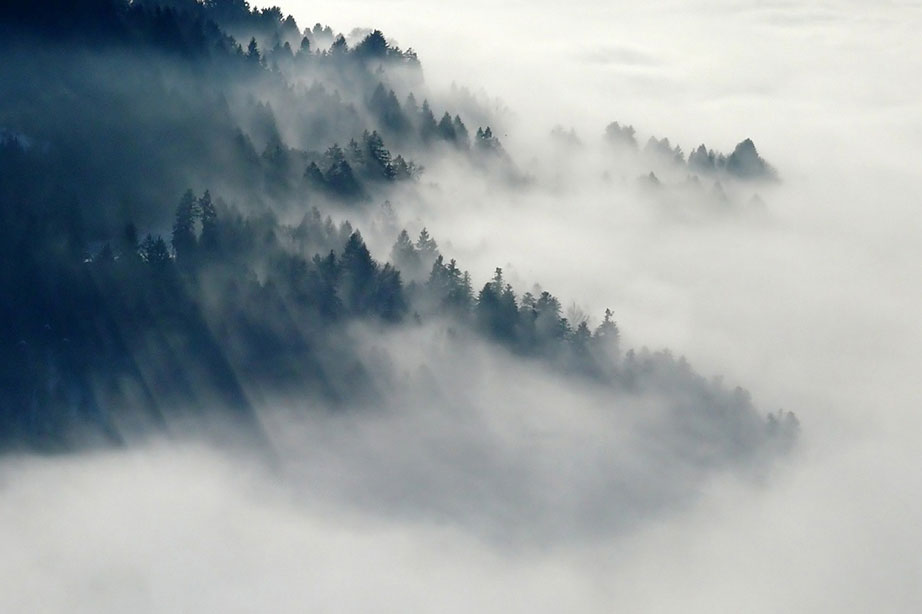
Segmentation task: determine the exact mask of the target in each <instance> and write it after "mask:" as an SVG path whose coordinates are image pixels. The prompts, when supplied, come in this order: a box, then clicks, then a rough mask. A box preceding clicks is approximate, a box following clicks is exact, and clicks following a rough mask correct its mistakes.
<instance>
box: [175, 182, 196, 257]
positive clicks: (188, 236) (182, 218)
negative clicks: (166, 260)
mask: <svg viewBox="0 0 922 614" xmlns="http://www.w3.org/2000/svg"><path fill="white" fill-rule="evenodd" d="M197 216H198V200H197V199H196V198H195V194H193V193H192V190H186V193H185V194H183V197H182V199H181V200H180V201H179V205H178V206H177V207H176V219H175V221H174V222H173V240H172V243H173V250H174V251H175V252H176V258H177V260H179V261H180V262H183V261H189V260H191V258H192V255H193V253H194V252H195V248H196V245H197V241H196V237H195V220H196V217H197Z"/></svg>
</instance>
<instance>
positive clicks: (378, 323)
mask: <svg viewBox="0 0 922 614" xmlns="http://www.w3.org/2000/svg"><path fill="white" fill-rule="evenodd" d="M0 53H2V54H3V57H4V58H5V59H6V61H4V62H2V63H0V83H2V84H3V85H2V88H3V95H2V96H0V322H2V325H0V445H2V447H3V448H4V449H5V450H16V449H28V450H37V451H42V452H48V453H52V452H54V453H60V452H66V451H70V450H75V449H81V448H84V447H87V446H122V445H128V444H130V443H131V442H132V441H135V440H137V439H138V438H143V437H146V436H149V435H150V433H169V432H175V430H176V429H180V428H190V427H189V425H190V424H198V425H202V424H205V423H206V422H208V421H213V420H217V421H227V422H230V423H233V424H235V425H237V426H239V427H240V428H241V429H243V430H245V431H248V430H249V431H254V432H257V431H259V429H260V425H259V420H258V418H257V413H258V407H259V406H261V405H262V404H265V403H271V401H272V399H273V398H274V397H276V396H279V395H287V396H289V397H291V396H295V397H299V398H303V399H310V400H312V402H314V403H316V404H317V405H318V406H323V407H329V408H331V409H332V410H334V411H335V410H337V408H338V410H341V411H346V410H348V409H352V408H372V407H374V405H375V403H376V402H377V400H379V399H381V398H382V397H387V396H388V395H393V394H394V390H396V389H399V387H400V386H402V385H404V384H403V383H402V382H401V379H400V377H399V376H397V375H393V374H388V373H387V372H386V371H382V370H381V369H379V368H377V367H376V365H375V364H374V362H373V361H369V359H368V357H367V355H366V353H365V352H364V351H363V350H362V341H361V338H362V337H363V335H365V334H366V333H365V332H359V331H360V330H361V331H367V330H371V331H377V332H378V333H380V334H385V332H392V331H398V332H399V331H402V330H412V329H414V328H417V329H418V328H420V327H424V326H427V325H430V324H432V323H438V324H439V325H442V326H445V327H446V329H447V330H449V331H450V333H451V336H452V337H451V338H455V339H458V340H459V341H458V342H459V343H460V340H461V339H477V340H481V341H483V342H484V343H486V344H488V347H491V348H493V351H495V352H497V353H507V354H508V355H510V356H511V357H512V360H515V361H517V362H519V363H521V364H523V365H534V368H536V369H539V368H540V369H550V370H552V371H553V372H554V373H558V374H560V375H561V376H562V377H565V378H567V380H568V381H571V382H572V385H573V386H576V387H579V386H583V385H586V386H588V385H592V386H600V387H602V388H603V389H604V390H605V391H606V395H608V397H607V398H609V402H608V405H609V406H610V410H611V411H617V410H618V406H619V403H621V402H622V401H623V400H624V399H632V398H635V399H636V398H641V397H647V396H650V395H652V396H655V397H656V398H658V399H662V400H664V402H665V403H666V405H668V406H669V408H670V410H669V411H670V416H671V418H670V419H671V420H674V421H675V422H676V423H677V424H681V425H685V426H686V427H687V428H686V430H687V432H688V435H687V438H688V441H689V442H690V443H688V445H689V446H690V447H692V448H695V449H696V450H698V451H699V455H698V457H697V458H698V462H701V463H704V464H717V465H720V464H723V463H726V462H729V461H731V460H733V461H736V460H738V459H740V458H762V456H763V455H766V456H769V457H770V456H772V455H774V454H776V453H778V452H779V451H783V450H787V449H789V448H790V447H791V446H792V445H793V443H794V441H795V440H796V436H797V432H798V428H799V427H798V421H797V418H796V417H795V416H794V415H793V414H792V413H790V412H782V411H778V412H769V413H764V412H762V411H761V410H759V409H758V408H757V407H756V406H755V405H754V403H753V402H752V400H751V398H750V395H749V393H748V392H746V391H745V390H743V389H742V388H738V387H725V386H724V385H723V384H722V383H721V382H720V381H719V380H716V379H708V378H706V377H703V376H701V375H699V374H698V373H697V372H696V371H695V370H694V369H693V368H692V367H691V366H690V365H689V364H688V362H687V361H686V360H685V359H684V358H681V357H675V356H673V354H672V353H671V352H670V351H668V350H658V351H650V350H647V349H646V348H641V349H636V350H635V349H631V348H626V347H624V344H623V342H622V339H621V332H620V330H619V327H618V324H617V323H616V314H615V313H613V312H612V310H606V311H605V312H604V313H603V314H599V323H598V324H596V325H592V324H590V320H589V319H588V318H580V319H579V320H578V321H571V318H570V317H568V314H567V313H566V309H565V304H566V303H565V302H564V301H563V300H562V299H561V298H558V297H557V296H555V295H553V294H551V293H550V292H548V291H545V290H540V291H539V290H536V291H528V290H524V291H523V290H522V289H521V288H519V289H517V288H515V287H513V284H511V283H509V282H507V280H506V277H505V276H504V270H503V268H495V270H494V271H492V273H490V272H489V271H473V273H472V272H469V271H467V270H465V269H464V268H463V267H464V265H463V263H459V262H457V261H456V260H455V259H453V258H452V254H451V253H450V250H447V249H445V251H444V252H443V249H444V248H440V246H439V237H436V236H431V235H430V233H429V232H428V230H427V229H426V228H425V227H424V228H423V229H422V231H421V232H419V233H416V232H413V233H412V234H411V233H410V232H408V230H407V229H404V228H403V227H401V226H402V225H401V224H400V220H401V214H400V203H401V202H402V199H405V198H406V195H407V194H408V193H411V192H412V191H413V190H414V189H415V187H414V186H416V185H418V184H419V183H420V182H422V181H425V178H426V169H427V167H428V166H430V165H432V164H435V163H440V162H441V163H443V162H444V161H446V160H448V161H449V162H450V163H451V164H454V165H457V166H458V167H459V168H463V169H465V170H464V172H468V173H472V174H477V175H478V176H482V177H487V178H488V180H489V181H495V182H497V183H503V184H505V185H517V186H519V185H520V186H523V189H527V186H528V185H529V184H531V183H532V182H534V181H536V180H537V179H540V177H538V178H536V177H535V173H536V172H537V171H536V169H532V168H529V165H528V163H527V162H523V161H518V160H514V159H513V157H512V156H511V155H510V154H509V153H507V151H506V149H505V148H504V146H503V144H502V143H501V142H500V139H499V137H498V136H497V134H501V133H500V131H499V130H498V129H496V127H497V126H498V125H500V124H501V122H502V118H498V117H495V116H493V115H492V111H491V109H490V108H489V107H487V106H484V105H481V104H479V103H478V102H477V99H476V98H474V97H463V96H458V97H455V98H454V99H452V98H449V97H444V96H435V95H431V92H430V90H428V88H427V86H426V83H425V79H424V74H423V63H422V61H421V60H420V58H419V57H417V54H416V53H415V52H414V51H413V50H412V49H401V48H400V47H398V46H396V45H395V44H393V43H391V42H389V40H388V39H387V37H386V36H385V34H384V33H382V32H381V31H379V30H370V31H355V32H353V33H350V34H348V35H344V34H340V33H335V32H334V31H333V30H332V28H330V27H329V26H324V25H322V24H320V23H317V24H315V25H313V26H310V27H304V28H302V27H301V26H300V25H299V24H298V23H297V22H296V21H295V19H294V18H293V17H291V16H286V15H284V14H283V13H282V11H281V10H280V9H278V8H268V9H257V8H251V7H250V6H249V4H248V3H247V2H245V1H244V0H205V1H204V2H200V1H198V0H169V1H168V0H134V1H133V2H128V1H127V0H77V1H72V2H71V1H64V0H56V1H52V2H43V3H28V2H19V3H8V4H4V5H3V7H2V8H0ZM451 102H456V103H457V107H449V106H448V105H449V104H450V103H451ZM600 133H601V137H600V138H602V139H603V140H604V142H605V143H606V145H607V146H608V147H610V148H611V150H612V151H613V152H614V153H615V154H617V155H618V156H624V155H628V156H631V157H632V159H633V158H636V159H640V160H652V159H655V160H656V161H657V162H656V164H664V165H668V167H669V168H671V169H672V171H669V172H675V173H677V174H679V175H681V174H686V175H689V176H691V175H694V176H695V177H698V176H700V177H701V178H702V179H706V180H708V181H717V182H720V181H723V182H732V181H737V182H752V183H753V184H754V185H755V184H758V183H760V182H765V183H772V182H776V181H778V173H777V171H776V170H775V169H774V168H772V166H771V165H769V164H768V163H767V162H766V161H765V160H763V159H762V158H761V157H760V156H759V154H758V153H757V151H756V149H755V145H754V144H753V142H752V141H751V140H749V139H746V140H744V141H742V142H740V144H739V145H737V147H736V148H735V149H734V150H733V151H732V152H731V153H730V154H723V153H720V152H716V151H714V150H713V149H708V148H707V147H705V146H704V145H701V146H699V147H697V148H695V149H693V150H691V153H690V154H689V155H688V156H687V157H686V156H685V154H684V152H683V151H682V149H681V147H679V146H677V145H673V144H672V143H670V141H669V140H668V139H667V138H663V139H657V138H655V137H651V138H650V140H649V141H648V142H647V143H646V145H645V146H644V147H640V146H639V145H638V142H637V138H636V136H635V130H634V128H633V127H632V126H627V125H620V124H618V123H617V122H614V123H612V124H610V125H609V126H608V127H607V128H605V129H604V133H602V131H600ZM552 136H554V138H555V139H556V141H559V144H558V146H559V147H561V148H566V147H568V146H578V144H579V139H578V137H576V135H575V134H573V133H566V132H565V131H562V130H559V131H555V133H554V134H553V135H552ZM644 163H645V162H644ZM657 168H659V167H657ZM658 172H659V173H660V174H662V172H663V171H658ZM649 178H650V180H651V181H654V180H655V181H659V180H658V179H657V175H655V174H654V173H653V171H652V170H651V171H650V175H649ZM440 206H452V207H463V206H464V203H462V202H455V203H451V202H449V203H448V204H447V205H440ZM382 220H383V221H382ZM388 233H389V234H388ZM372 234H374V235H376V236H381V235H388V236H386V237H385V239H386V240H387V241H388V244H390V245H392V247H391V248H390V250H381V249H379V250H377V251H374V250H373V249H372V248H370V247H369V244H370V243H372V242H371V241H368V242H366V237H369V236H370V235H372ZM383 240H384V239H378V240H377V241H376V242H375V243H376V244H379V245H380V244H381V241H383ZM475 279H480V280H484V279H485V280H486V281H482V282H481V283H478V282H475V281H474V280H475ZM461 377H463V375H461Z"/></svg>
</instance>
